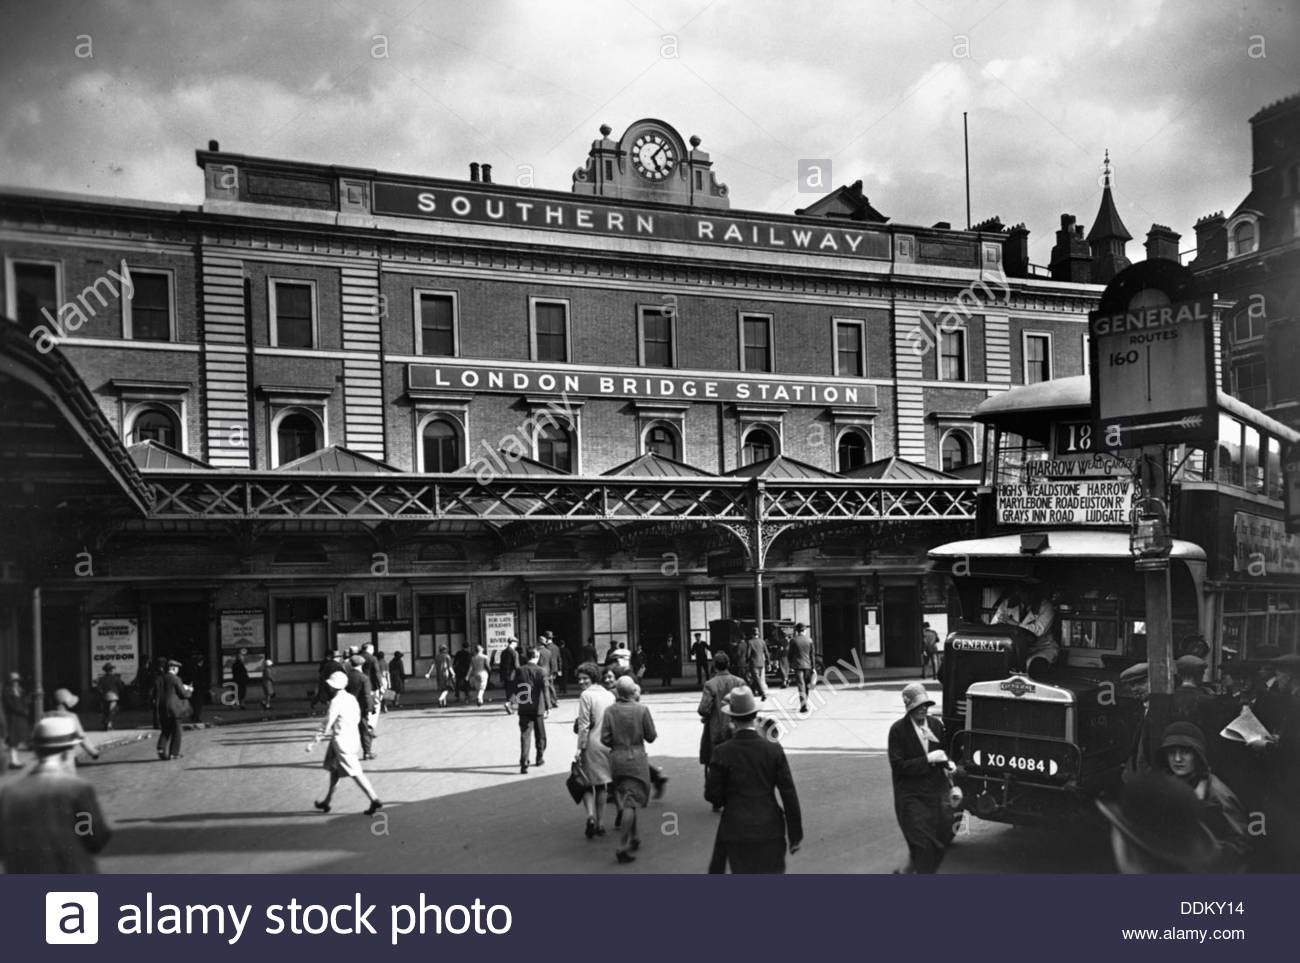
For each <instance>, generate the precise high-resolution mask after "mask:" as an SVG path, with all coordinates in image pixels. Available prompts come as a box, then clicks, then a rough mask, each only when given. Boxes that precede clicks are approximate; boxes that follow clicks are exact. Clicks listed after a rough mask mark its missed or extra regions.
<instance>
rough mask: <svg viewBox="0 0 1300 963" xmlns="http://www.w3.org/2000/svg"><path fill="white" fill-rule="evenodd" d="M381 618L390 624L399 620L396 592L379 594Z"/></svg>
mask: <svg viewBox="0 0 1300 963" xmlns="http://www.w3.org/2000/svg"><path fill="white" fill-rule="evenodd" d="M379 617H380V618H381V619H385V620H387V621H390V622H391V621H392V620H394V619H396V618H398V615H397V593H396V592H380V593H379Z"/></svg>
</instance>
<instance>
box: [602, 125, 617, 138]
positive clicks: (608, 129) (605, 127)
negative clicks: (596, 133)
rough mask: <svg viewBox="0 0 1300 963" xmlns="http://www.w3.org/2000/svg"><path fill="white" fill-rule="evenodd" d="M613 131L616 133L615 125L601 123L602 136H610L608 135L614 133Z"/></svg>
mask: <svg viewBox="0 0 1300 963" xmlns="http://www.w3.org/2000/svg"><path fill="white" fill-rule="evenodd" d="M612 133H614V128H613V127H610V126H609V124H601V125H600V136H601V137H608V136H609V135H610V134H612Z"/></svg>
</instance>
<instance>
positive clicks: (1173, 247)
mask: <svg viewBox="0 0 1300 963" xmlns="http://www.w3.org/2000/svg"><path fill="white" fill-rule="evenodd" d="M1181 237H1182V235H1181V234H1177V233H1175V232H1174V231H1172V230H1170V229H1169V227H1168V226H1166V225H1164V224H1152V225H1151V230H1149V231H1147V240H1146V249H1147V260H1148V261H1155V260H1157V259H1161V258H1163V259H1164V260H1166V261H1173V262H1174V263H1175V264H1178V263H1180V262H1179V260H1178V239H1179V238H1181Z"/></svg>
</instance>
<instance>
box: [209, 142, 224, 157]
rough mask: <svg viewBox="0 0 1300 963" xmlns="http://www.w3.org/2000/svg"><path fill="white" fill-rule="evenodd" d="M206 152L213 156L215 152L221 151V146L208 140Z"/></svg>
mask: <svg viewBox="0 0 1300 963" xmlns="http://www.w3.org/2000/svg"><path fill="white" fill-rule="evenodd" d="M208 150H210V151H212V152H213V153H214V154H215V153H216V152H217V151H219V150H221V145H220V144H218V143H217V142H216V141H215V140H210V141H208Z"/></svg>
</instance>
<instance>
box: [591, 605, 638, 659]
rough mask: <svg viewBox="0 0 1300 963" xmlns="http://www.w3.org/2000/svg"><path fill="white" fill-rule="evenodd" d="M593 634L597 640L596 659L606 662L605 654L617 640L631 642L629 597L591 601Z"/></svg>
mask: <svg viewBox="0 0 1300 963" xmlns="http://www.w3.org/2000/svg"><path fill="white" fill-rule="evenodd" d="M591 634H592V636H593V637H594V638H595V640H596V661H597V662H604V661H605V654H606V653H607V652H608V651H609V650H610V647H611V646H612V645H613V643H614V641H615V640H618V641H621V642H630V640H629V639H628V635H627V599H626V598H625V597H621V596H620V597H608V598H602V597H601V596H597V597H596V598H595V599H593V600H592V603H591Z"/></svg>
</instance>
